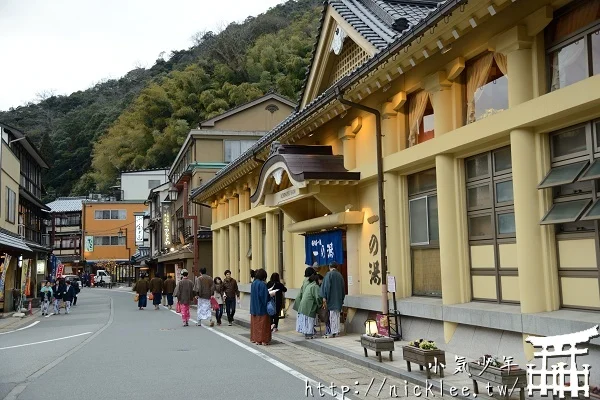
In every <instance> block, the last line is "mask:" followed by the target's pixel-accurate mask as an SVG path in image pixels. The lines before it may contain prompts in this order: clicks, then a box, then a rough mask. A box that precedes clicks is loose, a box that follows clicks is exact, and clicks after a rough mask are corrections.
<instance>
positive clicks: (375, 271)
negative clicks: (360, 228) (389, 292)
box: [369, 234, 381, 286]
mask: <svg viewBox="0 0 600 400" xmlns="http://www.w3.org/2000/svg"><path fill="white" fill-rule="evenodd" d="M378 253H379V239H377V236H375V234H372V235H371V239H370V240H369V254H370V255H371V257H374V258H375V259H374V260H373V261H372V262H370V263H369V274H371V279H369V284H371V285H377V286H379V285H381V270H380V269H379V260H378V259H377V254H378Z"/></svg>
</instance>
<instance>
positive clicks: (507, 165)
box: [192, 0, 600, 379]
mask: <svg viewBox="0 0 600 400" xmlns="http://www.w3.org/2000/svg"><path fill="white" fill-rule="evenodd" d="M599 12H600V1H598V0H589V1H567V0H559V1H550V0H528V1H520V0H516V1H508V0H496V1H494V2H489V1H488V2H485V1H480V0H476V1H473V0H471V1H468V2H466V1H456V2H431V1H430V2H417V1H399V2H396V1H394V2H392V1H390V2H387V1H380V2H368V1H349V0H331V1H328V2H326V3H325V5H324V9H323V21H322V25H321V28H320V30H319V36H318V42H317V45H316V47H315V53H314V56H313V61H312V64H311V68H310V71H309V74H308V77H307V81H306V84H305V88H304V91H303V94H302V101H301V105H300V108H299V110H298V111H297V112H296V113H295V114H293V115H292V116H291V117H290V118H288V119H287V120H285V121H284V122H283V123H282V124H280V125H279V126H278V127H276V128H275V129H273V130H271V131H270V132H269V133H268V134H267V135H265V136H264V137H263V138H262V139H261V140H259V141H258V142H257V143H256V144H255V145H253V146H252V147H251V148H250V149H249V150H248V151H247V152H245V153H244V154H242V155H241V156H240V157H238V158H237V159H236V160H234V161H233V162H231V163H230V164H228V166H227V167H225V168H224V169H223V170H222V171H220V172H219V174H218V175H217V176H215V177H214V178H212V179H211V180H209V181H207V182H205V183H203V185H202V186H201V187H200V188H198V189H196V190H194V191H193V192H192V199H193V200H194V202H198V203H203V204H206V205H210V206H211V207H212V210H213V219H212V220H213V224H212V225H211V229H212V231H213V258H214V263H213V264H214V275H222V274H223V271H224V270H225V269H231V270H232V271H237V274H238V277H239V278H240V280H241V281H242V282H244V283H245V282H249V275H248V271H249V269H250V268H253V269H255V268H261V267H265V268H266V270H267V272H269V273H272V272H280V273H282V274H283V277H284V279H285V280H286V282H287V284H288V287H292V288H299V287H300V285H301V283H302V279H303V271H304V268H305V267H306V265H307V264H308V265H310V264H311V262H318V263H319V264H320V265H324V264H326V263H328V262H329V261H330V260H332V259H334V258H337V257H338V256H339V255H340V253H341V258H340V261H341V264H342V266H341V270H342V273H343V274H344V275H345V278H346V283H347V291H348V297H347V298H346V299H347V300H346V303H345V305H346V306H347V314H348V320H347V329H349V330H362V329H364V328H363V323H364V321H365V319H366V318H367V317H368V316H369V314H370V313H372V312H374V311H380V312H381V311H384V310H382V308H384V309H385V310H386V311H387V308H388V306H387V304H386V303H387V301H386V300H387V296H386V295H385V294H386V292H387V288H386V286H385V285H386V283H387V279H386V278H387V276H386V273H385V272H386V271H385V270H384V268H385V267H387V268H386V269H387V273H388V274H389V276H393V277H395V279H396V285H395V286H396V287H395V290H396V296H397V297H398V298H400V299H401V300H399V304H398V309H399V311H400V313H401V319H402V327H403V330H404V332H403V336H404V337H405V338H406V339H408V340H412V339H415V338H423V337H426V338H428V339H431V340H435V341H437V342H439V343H445V345H444V348H445V349H448V350H449V351H452V352H454V353H456V354H461V355H464V356H467V357H473V358H478V357H480V356H481V355H482V354H489V351H491V350H493V351H496V350H495V349H498V350H497V351H498V352H499V353H500V356H502V355H506V356H513V357H514V358H515V360H516V361H517V362H518V363H519V364H520V365H525V363H526V362H527V360H530V359H531V358H532V356H533V354H532V348H531V347H530V346H529V345H528V344H526V343H524V337H526V336H528V335H530V334H533V335H541V336H547V335H554V334H562V333H571V332H574V331H577V330H583V329H587V328H590V327H591V326H593V325H595V324H597V323H598V320H599V318H600V313H599V311H600V275H599V271H600V270H599V266H600V261H599V260H600V258H599V256H600V245H599V233H600V229H599V228H600V226H599V222H598V218H600V213H598V210H599V209H600V205H598V202H597V198H598V197H597V188H598V180H597V179H598V178H599V177H600V175H598V174H597V172H596V171H597V169H598V165H600V164H598V163H597V162H596V157H597V151H598V146H597V144H598V143H597V142H598V140H599V139H598V138H600V134H598V133H597V132H596V130H597V129H598V128H599V127H600V124H599V123H597V120H596V119H597V118H599V117H600V108H598V104H600V94H599V93H600V92H599V91H598V90H597V89H598V88H600V77H598V76H595V74H597V73H598V71H600V61H599V60H600V41H599V40H598V37H600V36H598V32H599V30H600V14H599ZM340 163H343V165H341V164H340ZM382 226H383V228H382ZM325 234H329V235H331V237H332V238H334V239H331V242H328V241H327V240H329V239H326V238H325V236H326V235H325ZM340 238H341V244H339V242H340ZM334 240H335V243H338V244H337V245H335V244H333V243H334ZM386 242H387V243H386ZM325 244H332V247H331V250H332V251H330V248H329V247H327V248H326V247H325ZM246 290H248V288H246ZM382 292H383V293H384V295H383V298H384V300H383V304H385V305H384V306H382ZM295 294H296V291H295V290H290V291H288V293H287V294H286V295H287V297H288V298H291V299H293V298H294V297H295ZM591 343H592V345H591V352H590V356H589V357H590V358H588V359H587V360H586V362H588V363H589V364H592V365H593V363H594V362H595V363H598V362H600V351H599V349H598V345H599V344H600V342H599V341H598V339H593V340H592V342H591ZM486 352H487V353H486ZM590 359H591V362H589V361H590ZM594 374H595V379H598V377H599V375H598V371H595V372H592V375H594ZM592 379H593V378H592Z"/></svg>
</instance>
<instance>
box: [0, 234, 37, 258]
mask: <svg viewBox="0 0 600 400" xmlns="http://www.w3.org/2000/svg"><path fill="white" fill-rule="evenodd" d="M0 249H9V250H20V251H27V252H30V253H32V252H33V250H32V249H31V248H30V247H29V246H27V244H25V242H24V241H23V239H21V237H20V236H18V235H16V234H14V233H12V232H10V231H7V230H6V229H1V228H0Z"/></svg>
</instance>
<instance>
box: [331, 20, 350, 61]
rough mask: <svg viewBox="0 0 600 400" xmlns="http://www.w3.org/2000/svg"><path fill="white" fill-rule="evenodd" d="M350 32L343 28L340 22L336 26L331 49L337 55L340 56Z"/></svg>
mask: <svg viewBox="0 0 600 400" xmlns="http://www.w3.org/2000/svg"><path fill="white" fill-rule="evenodd" d="M347 36H348V34H347V33H346V31H344V30H343V29H342V27H341V26H340V24H337V26H336V27H335V33H334V34H333V40H332V41H331V50H332V51H333V53H334V54H335V55H336V56H339V55H340V54H341V53H342V48H343V47H344V40H345V39H346V37H347Z"/></svg>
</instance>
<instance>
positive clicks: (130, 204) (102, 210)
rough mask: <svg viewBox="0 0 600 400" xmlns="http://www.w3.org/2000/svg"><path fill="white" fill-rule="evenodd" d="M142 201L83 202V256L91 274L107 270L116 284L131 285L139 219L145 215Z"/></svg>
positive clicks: (133, 276)
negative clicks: (137, 217)
mask: <svg viewBox="0 0 600 400" xmlns="http://www.w3.org/2000/svg"><path fill="white" fill-rule="evenodd" d="M146 209H147V207H146V205H145V204H144V202H143V201H84V202H83V212H82V219H83V221H82V230H83V242H82V253H81V254H83V257H84V259H85V262H86V267H87V268H88V269H89V271H90V272H91V273H94V272H95V271H96V270H98V269H106V270H108V271H109V272H110V273H111V274H113V276H114V279H115V280H116V281H117V282H131V281H132V280H134V279H135V273H134V269H133V266H132V264H131V257H132V256H133V255H134V254H135V252H136V250H137V248H136V215H141V216H142V218H143V215H144V214H145V211H146Z"/></svg>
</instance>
